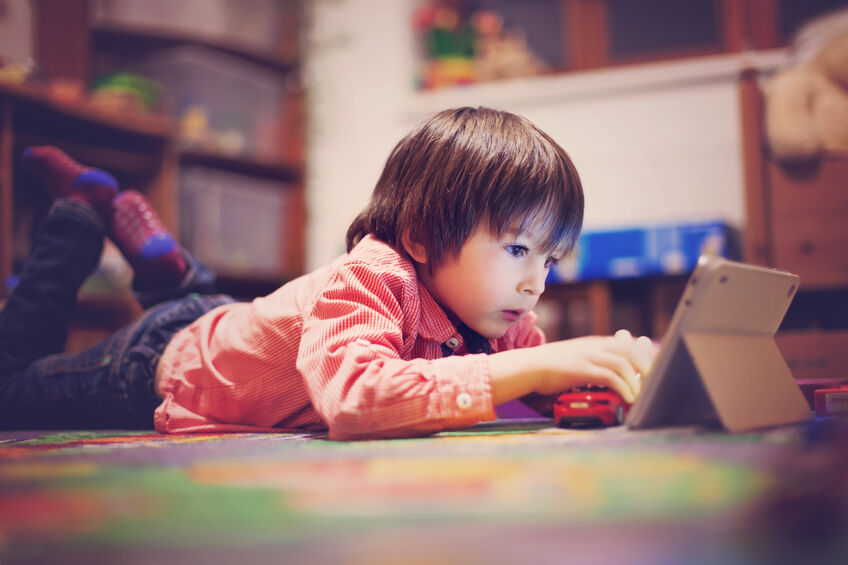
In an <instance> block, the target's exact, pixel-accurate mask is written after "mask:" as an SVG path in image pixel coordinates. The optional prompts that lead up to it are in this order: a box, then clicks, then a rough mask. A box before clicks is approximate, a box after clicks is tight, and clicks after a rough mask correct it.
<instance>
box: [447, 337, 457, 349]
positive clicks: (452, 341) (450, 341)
mask: <svg viewBox="0 0 848 565" xmlns="http://www.w3.org/2000/svg"><path fill="white" fill-rule="evenodd" d="M445 345H447V346H448V347H450V348H451V349H456V348H457V347H459V340H458V339H456V338H455V337H449V338H448V340H447V341H446V342H445Z"/></svg>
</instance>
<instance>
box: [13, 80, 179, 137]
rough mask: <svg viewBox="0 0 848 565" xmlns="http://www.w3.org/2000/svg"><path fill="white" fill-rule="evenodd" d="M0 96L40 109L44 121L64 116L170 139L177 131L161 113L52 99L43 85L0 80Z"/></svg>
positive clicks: (120, 129) (92, 123) (89, 123)
mask: <svg viewBox="0 0 848 565" xmlns="http://www.w3.org/2000/svg"><path fill="white" fill-rule="evenodd" d="M0 96H3V97H8V98H10V99H12V100H13V101H17V102H18V103H22V104H23V106H24V109H26V108H27V107H29V108H31V109H34V110H37V111H38V112H39V113H42V114H44V113H46V114H47V115H42V119H43V120H49V119H51V118H56V117H58V118H65V119H70V120H75V121H77V122H85V124H86V125H88V126H91V125H96V126H101V127H104V128H110V129H113V130H116V131H120V132H125V133H129V134H133V135H139V136H146V137H155V138H160V139H169V138H171V137H173V136H174V133H175V131H176V129H175V125H174V122H173V121H172V120H171V119H170V118H166V117H164V116H158V115H141V114H128V113H117V112H110V111H107V110H103V109H101V108H98V107H97V106H94V105H92V104H89V103H87V102H63V101H59V100H56V99H54V98H52V97H51V96H50V95H49V94H48V93H47V92H46V91H45V89H43V88H40V87H38V86H33V85H25V84H24V85H19V84H11V83H2V82H0Z"/></svg>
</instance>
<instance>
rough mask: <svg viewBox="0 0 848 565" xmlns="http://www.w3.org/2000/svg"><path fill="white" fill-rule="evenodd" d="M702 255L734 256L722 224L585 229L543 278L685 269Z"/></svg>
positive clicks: (732, 238)
mask: <svg viewBox="0 0 848 565" xmlns="http://www.w3.org/2000/svg"><path fill="white" fill-rule="evenodd" d="M702 254H713V255H719V256H722V257H728V258H731V259H734V258H738V255H739V252H738V235H737V234H736V231H735V230H733V229H732V228H731V227H730V226H728V225H727V224H725V223H723V222H707V223H693V224H675V225H667V226H656V227H641V228H639V227H637V228H629V229H620V230H600V231H585V232H583V234H582V235H581V236H580V239H579V241H578V243H577V246H576V248H575V250H574V253H573V254H572V255H571V256H570V257H568V258H566V259H565V260H563V261H561V262H560V264H559V265H557V267H556V268H555V269H552V271H551V274H550V276H549V279H548V282H564V281H586V280H593V279H620V278H633V277H643V276H648V275H663V274H665V275H669V274H685V273H690V272H691V271H692V270H693V269H694V268H695V265H696V264H697V262H698V257H699V256H700V255H702Z"/></svg>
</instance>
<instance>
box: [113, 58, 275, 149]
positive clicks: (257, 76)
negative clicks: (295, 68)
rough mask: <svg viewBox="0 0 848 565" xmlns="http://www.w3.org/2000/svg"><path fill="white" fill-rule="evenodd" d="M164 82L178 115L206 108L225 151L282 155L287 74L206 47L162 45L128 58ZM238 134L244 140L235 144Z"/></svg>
mask: <svg viewBox="0 0 848 565" xmlns="http://www.w3.org/2000/svg"><path fill="white" fill-rule="evenodd" d="M129 66H130V67H131V69H130V70H132V71H134V72H136V73H138V74H141V75H144V76H146V77H148V78H151V79H153V80H155V81H157V82H158V83H159V84H160V85H161V86H162V103H163V105H164V107H165V109H166V111H167V112H168V113H169V114H170V115H172V116H173V117H174V118H175V119H178V120H180V119H182V118H183V117H185V116H186V114H187V113H188V112H189V110H191V109H194V110H198V109H199V110H201V112H202V113H204V114H205V117H206V118H207V120H208V129H210V130H213V131H214V132H216V133H217V134H218V135H220V136H222V137H224V138H226V139H227V140H228V141H226V142H225V146H226V147H225V148H224V152H226V153H229V154H234V155H247V156H252V157H256V158H261V159H267V158H275V157H277V156H278V155H277V154H278V153H279V150H278V145H279V140H280V138H281V135H280V124H281V123H282V118H283V112H284V111H285V105H284V103H283V101H284V99H285V76H284V75H283V74H282V73H280V72H279V71H277V70H275V69H271V68H267V67H264V66H262V65H260V64H258V63H254V62H251V61H249V60H247V59H243V58H240V57H237V56H233V55H229V54H227V53H222V52H220V51H216V50H213V49H210V48H207V47H203V46H196V45H186V46H180V47H172V48H167V49H157V50H155V51H152V52H151V53H150V54H148V55H146V56H144V57H142V58H140V59H137V60H135V61H133V62H131V63H129ZM233 136H237V137H238V138H239V139H238V140H237V141H236V142H235V143H233V141H232V140H233Z"/></svg>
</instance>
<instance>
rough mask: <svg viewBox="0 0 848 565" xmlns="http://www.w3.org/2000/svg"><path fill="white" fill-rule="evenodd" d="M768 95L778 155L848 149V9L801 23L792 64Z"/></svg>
mask: <svg viewBox="0 0 848 565" xmlns="http://www.w3.org/2000/svg"><path fill="white" fill-rule="evenodd" d="M765 95H766V96H765V101H766V107H765V122H766V123H765V125H766V135H767V137H768V143H769V147H770V148H771V152H772V155H773V156H774V158H775V160H777V161H779V162H784V163H791V162H797V161H806V160H810V159H815V158H818V157H820V156H822V155H827V154H843V155H844V154H846V153H848V9H843V10H841V11H837V12H832V13H831V14H829V15H826V16H822V17H821V18H818V19H816V20H813V21H811V22H810V23H808V24H805V25H804V26H803V27H802V28H801V30H800V31H799V32H798V35H797V36H796V37H795V40H794V42H793V45H792V49H791V57H790V64H789V65H788V66H787V67H786V68H784V69H782V70H781V71H780V72H778V73H777V74H776V75H775V76H774V78H773V79H772V80H771V81H770V83H769V84H768V86H767V88H766V89H765Z"/></svg>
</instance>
